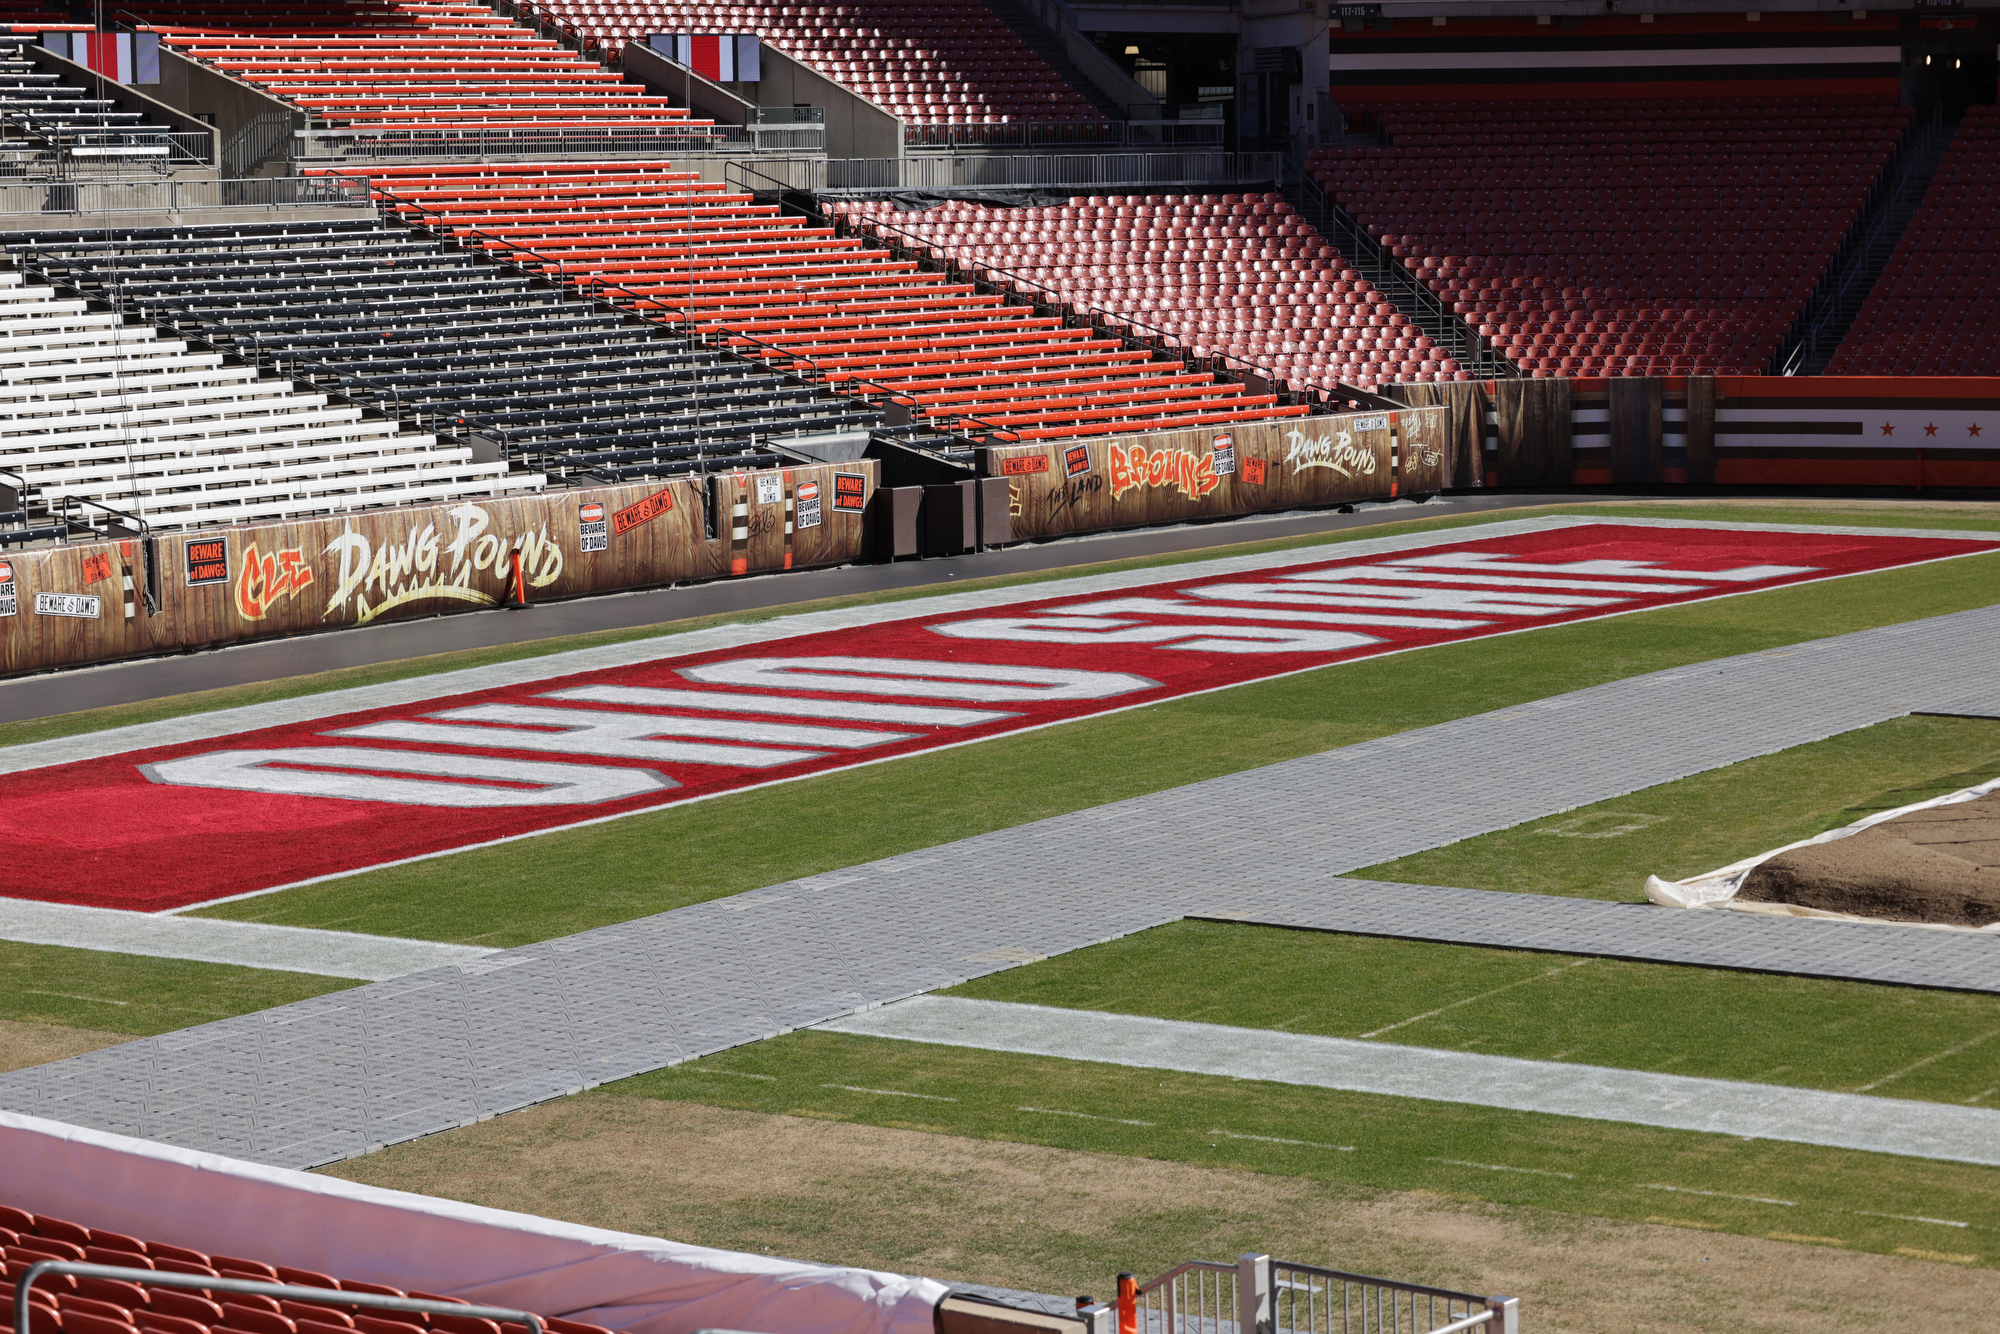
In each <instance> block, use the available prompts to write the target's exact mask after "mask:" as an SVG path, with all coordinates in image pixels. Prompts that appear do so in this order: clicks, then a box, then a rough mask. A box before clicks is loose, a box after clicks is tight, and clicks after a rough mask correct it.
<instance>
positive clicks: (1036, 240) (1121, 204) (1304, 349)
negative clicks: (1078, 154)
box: [844, 194, 1471, 389]
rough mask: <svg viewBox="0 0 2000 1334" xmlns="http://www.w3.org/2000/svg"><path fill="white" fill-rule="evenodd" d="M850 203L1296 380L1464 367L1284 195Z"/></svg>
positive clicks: (981, 264) (1070, 300) (1315, 383)
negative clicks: (911, 208) (1021, 203)
mask: <svg viewBox="0 0 2000 1334" xmlns="http://www.w3.org/2000/svg"><path fill="white" fill-rule="evenodd" d="M844 211H845V212H846V214H847V216H848V217H849V218H850V219H852V220H853V221H854V222H856V223H857V224H858V225H862V226H868V227H874V228H878V229H884V230H883V234H884V235H895V234H897V233H901V234H902V237H903V238H905V240H904V243H905V244H908V243H909V241H908V240H907V238H912V237H913V238H916V239H917V240H919V241H921V242H923V243H924V244H925V245H927V246H928V247H929V248H930V249H931V251H932V252H933V253H934V254H938V255H947V256H950V257H951V258H952V259H954V260H956V261H957V262H958V263H959V264H960V265H961V267H964V268H968V269H972V270H974V271H975V272H978V271H994V270H999V271H1001V273H1000V274H996V276H997V277H1002V278H1004V275H1005V274H1016V275H1019V276H1020V277H1022V278H1025V279H1027V280H1028V283H1029V284H1033V285H1034V286H1037V287H1040V288H1043V289H1046V290H1048V291H1053V292H1055V293H1056V294H1058V295H1059V296H1060V297H1061V298H1062V299H1063V301H1064V302H1065V303H1067V304H1071V305H1076V306H1080V307H1083V308H1085V309H1100V310H1104V311H1107V312H1109V313H1112V314H1115V315H1119V316H1124V317H1126V318H1128V319H1130V320H1134V321H1137V322H1138V323H1139V324H1142V325H1146V326H1150V327H1151V328H1154V329H1159V330H1162V331H1164V332H1166V333H1169V334H1171V335H1173V337H1174V338H1175V340H1176V341H1177V342H1179V344H1180V345H1181V346H1182V347H1185V348H1187V349H1188V350H1190V351H1191V352H1193V353H1194V355H1195V356H1197V357H1204V358H1206V357H1222V358H1225V359H1227V360H1228V361H1229V362H1231V363H1235V364H1238V365H1241V366H1248V367H1254V368H1258V369H1261V370H1264V371H1275V372H1277V373H1278V374H1279V375H1280V376H1281V377H1282V378H1284V379H1286V380H1287V381H1289V382H1290V383H1292V384H1293V385H1296V386H1301V387H1304V386H1310V387H1313V388H1318V389H1332V388H1333V387H1334V386H1335V385H1336V384H1337V383H1341V382H1345V383H1347V384H1355V385H1362V386H1364V387H1371V388H1372V387H1373V386H1375V385H1377V384H1380V383H1385V382H1391V381H1399V380H1400V381H1407V380H1439V379H1445V380H1448V379H1453V378H1462V379H1470V378H1471V374H1470V372H1465V371H1460V370H1459V368H1458V363H1457V362H1455V361H1452V360H1450V359H1448V358H1446V357H1443V356H1442V355H1441V354H1440V353H1439V352H1438V350H1437V349H1436V348H1435V347H1434V346H1433V345H1432V343H1431V341H1430V339H1429V338H1427V337H1425V336H1424V335H1423V334H1421V333H1419V332H1418V331H1417V330H1415V329H1411V328H1408V327H1407V325H1408V320H1407V319H1406V318H1405V317H1404V316H1403V315H1402V314H1400V313H1399V312H1397V310H1396V308H1395V307H1394V306H1392V305H1391V304H1389V302H1388V300H1387V299H1386V298H1384V297H1383V296H1382V294H1381V293H1379V292H1377V291H1376V290H1375V289H1374V288H1373V287H1372V286H1370V284H1369V283H1368V282H1367V280H1366V279H1364V278H1362V277H1361V275H1360V274H1358V273H1356V272H1354V271H1353V270H1352V269H1350V268H1348V267H1347V264H1346V262H1345V261H1344V260H1343V259H1342V258H1341V256H1340V253H1339V252H1338V251H1337V250H1335V249H1334V248H1333V247H1332V246H1330V245H1328V244H1326V242H1325V241H1324V240H1323V239H1322V238H1321V237H1320V235H1319V233H1318V232H1317V231H1315V230H1314V228H1313V226H1312V224H1310V223H1308V222H1307V221H1305V220H1304V219H1303V218H1301V217H1299V216H1298V214H1297V213H1296V212H1295V211H1294V210H1293V208H1292V206H1291V205H1290V204H1288V203H1286V202H1285V199H1284V197H1283V196H1282V195H1277V194H1256V195H1233V194H1226V195H1143V196H1142V195H1129V196H1128V195H1110V196H1104V195H1096V196H1088V197H1081V198H1075V199H1072V200H1070V201H1069V203H1068V204H1065V205H1062V206H1060V207H1055V208H993V207H989V206H987V205H984V204H971V203H961V202H953V203H949V204H944V205H941V206H939V207H936V208H929V209H925V210H923V211H921V212H905V211H903V210H900V209H898V208H897V207H896V206H895V204H893V203H891V202H888V201H880V202H872V201H865V202H857V203H853V204H849V205H846V206H844ZM887 229H893V231H891V230H887ZM1022 288H1023V290H1031V289H1030V288H1029V287H1028V286H1027V285H1026V284H1023V285H1022Z"/></svg>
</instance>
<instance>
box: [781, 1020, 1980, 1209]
mask: <svg viewBox="0 0 2000 1334" xmlns="http://www.w3.org/2000/svg"><path fill="white" fill-rule="evenodd" d="M817 1027H819V1028H820V1029H823V1030H827V1031H830V1032H835V1033H853V1034H857V1035H859V1036H863V1037H875V1038H893V1039H899V1040H902V1041H906V1042H935V1043H940V1044H944V1045H948V1046H956V1047H972V1048H977V1049H979V1050H982V1051H1004V1052H1017V1053H1022V1054H1025V1055H1035V1056H1054V1057H1058V1058H1062V1059H1067V1060H1073V1061H1101V1062H1104V1063H1106V1064H1111V1065H1126V1066H1138V1067H1141V1068H1145V1069H1153V1070H1183V1071H1188V1072H1190V1073H1194V1074H1205V1075H1220V1076H1224V1077H1227V1078H1232V1079H1261V1080H1270V1081H1273V1082H1276V1083H1285V1084H1303V1085H1306V1086H1308V1087H1312V1088H1330V1089H1343V1090H1347V1091H1350V1092H1356V1093H1380V1094H1387V1095H1390V1096H1392V1097H1400V1098H1424V1099H1429V1100H1432V1101H1436V1102H1455V1103H1469V1104H1471V1105H1473V1106H1477V1107H1501V1108H1507V1109H1509V1110H1512V1111H1521V1112H1542V1113H1547V1114H1550V1115H1555V1116H1575V1117H1583V1118H1586V1119H1588V1120H1593V1121H1623V1122H1630V1123H1634V1124H1637V1125H1646V1126H1660V1127H1664V1128H1666V1129H1670V1130H1694V1131H1701V1132H1704V1133H1708V1134H1716V1135H1735V1136H1739V1137H1744V1138H1751V1139H1770V1140H1784V1141H1789V1142H1791V1143H1795V1144H1821V1145H1826V1146H1828V1147H1831V1148H1840V1149H1859V1150H1862V1151H1864V1152H1869V1153H1893V1154H1899V1155H1903V1156H1906V1157H1913V1158H1938V1159H1944V1160H1946V1161H1951V1162H1964V1163H1981V1164H1985V1165H1987V1166H2000V1111H1992V1110H1988V1109H1986V1108H1980V1107H1962V1106H1958V1105H1956V1104H1951V1103H1935V1102H1916V1101H1912V1100H1907V1099H1903V1098H1881V1097H1877V1098H1871V1097H1865V1096H1863V1095H1861V1094H1856V1093H1823V1092H1820V1091H1818V1090H1816V1089H1798V1088H1786V1087H1783V1086H1781V1085H1776V1084H1749V1083H1739V1082H1736V1081H1734V1080H1726V1079H1693V1078H1689V1077H1688V1076H1685V1075H1662V1074H1653V1073H1650V1072H1647V1071H1641V1070H1612V1069H1607V1068H1605V1067H1603V1066H1596V1065H1570V1064H1566V1063H1563V1062H1558V1061H1526V1060H1520V1059H1518V1058H1515V1057H1511V1056H1486V1055H1481V1054H1479V1053H1476V1052H1455V1051H1436V1050H1433V1049H1431V1048H1428V1047H1403V1046H1397V1045H1395V1044H1393V1043H1387V1042H1361V1041H1357V1040H1355V1039H1352V1038H1326V1037H1317V1036H1314V1035H1312V1034H1305V1033H1282V1032H1277V1031H1274V1030H1271V1029H1260V1028H1231V1027H1226V1026H1224V1025H1221V1024H1193V1023H1186V1022H1184V1021H1180V1020H1172V1019H1151V1018H1146V1017H1144V1016H1139V1015H1124V1014H1103V1013H1099V1012H1097V1011H1094V1010H1059V1009H1053V1008H1050V1007H1048V1006H1042V1005H1019V1004H1013V1003H1010V1002H1005V1001H985V1000H964V999H961V998H958V997H954V996H918V997H915V998H913V999H911V1000H906V1001H898V1002H896V1003H895V1004H893V1005H884V1006H882V1007H880V1008H879V1009H874V1010H868V1011H865V1012H864V1013H861V1014H856V1015H850V1016H848V1017H846V1018H844V1019H835V1020H832V1021H830V1022H828V1023H824V1024H820V1025H817ZM1654 1189H1659V1190H1670V1189H1683V1188H1677V1187H1668V1186H1658V1187H1654ZM1767 1202H1768V1203H1785V1201H1767Z"/></svg>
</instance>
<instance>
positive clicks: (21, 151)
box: [0, 37, 173, 180]
mask: <svg viewBox="0 0 2000 1334" xmlns="http://www.w3.org/2000/svg"><path fill="white" fill-rule="evenodd" d="M28 40H29V39H27V38H22V37H0V180H5V179H6V178H7V177H8V176H27V175H34V174H39V172H40V170H41V169H48V168H57V167H60V168H61V169H62V170H65V171H67V172H69V173H70V174H75V173H76V172H77V171H78V170H86V171H87V170H89V169H90V168H92V167H99V168H106V167H108V168H110V169H112V170H114V171H115V170H117V169H118V168H120V167H122V166H124V165H127V164H131V163H142V162H165V161H167V160H168V159H170V158H171V157H172V156H173V151H172V148H171V147H170V142H171V141H170V140H169V139H168V138H167V136H168V135H169V134H171V133H172V132H173V127H172V126H169V125H154V124H149V123H148V122H147V121H146V118H145V116H144V114H143V113H141V112H137V111H120V110H118V109H117V107H116V105H115V103H114V102H113V101H112V100H111V99H108V98H102V97H95V96H93V95H92V94H91V93H90V92H89V91H88V90H86V89H84V88H83V87H81V86H80V85H74V84H66V83H64V82H62V76H61V75H59V74H57V73H56V72H55V71H53V70H38V69H36V68H35V65H34V62H33V61H31V60H30V59H29V58H28V55H27V52H26V51H24V50H23V49H22V48H23V46H24V45H25V44H26V42H27V41H28Z"/></svg>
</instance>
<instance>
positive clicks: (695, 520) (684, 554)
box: [0, 460, 880, 674]
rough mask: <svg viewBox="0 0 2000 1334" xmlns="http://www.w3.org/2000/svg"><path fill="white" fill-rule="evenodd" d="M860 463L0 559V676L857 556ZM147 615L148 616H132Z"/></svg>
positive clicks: (861, 545)
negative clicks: (523, 595)
mask: <svg viewBox="0 0 2000 1334" xmlns="http://www.w3.org/2000/svg"><path fill="white" fill-rule="evenodd" d="M879 469H880V465H879V464H877V463H876V462H874V461H873V460H860V461H856V462H854V463H841V464H819V465H812V466H805V467H797V468H785V469H777V470H771V471H764V472H746V473H732V474H721V475H718V476H716V477H714V478H713V479H712V480H700V481H698V480H695V479H690V478H676V479H670V480H667V481H660V482H649V483H643V484H636V485H625V486H606V487H589V488H582V487H579V488H575V489H562V490H549V491H542V492H534V493H530V494H525V495H521V496H513V497H507V498H502V499H491V500H467V501H461V502H456V503H442V504H433V505H415V506H405V507H400V508H394V509H377V510H365V511H361V512H358V513H354V514H346V515H334V516H330V517H324V516H323V517H315V518H311V519H300V520H295V521H293V522H289V523H272V524H252V525H243V526H237V527H216V528H207V529H195V530H189V531H186V532H174V533H164V534H159V535H156V536H153V537H151V538H150V539H142V538H140V537H139V536H138V535H136V534H133V535H131V536H126V537H117V538H113V539H111V540H103V541H90V542H72V543H70V544H69V545H66V546H56V547H50V548H45V549H41V550H32V551H23V552H19V553H15V554H12V555H0V567H4V569H0V574H4V576H5V577H4V578H0V673H4V674H16V673H21V672H31V671H41V670H46V669H48V668H51V667H61V666H68V665H72V664H76V663H83V662H103V661H110V660H114V659H118V658H127V657H135V656H142V655H150V654H160V653H171V652H176V651H184V650H189V649H198V648H207V647H214V646H218V645H224V644H232V643H239V642H242V641H245V640H251V639H260V638H268V637H273V636H280V635H296V634H303V633H308V632H311V631H316V630H325V629H335V628H339V627H345V626H357V625H367V624H370V623H372V622H374V621H378V620H406V619H410V618H413V617H420V616H436V615H439V614H441V613H444V612H452V611H472V610H479V609H483V608H489V607H498V606H504V605H507V604H509V603H511V602H515V601H517V600H519V597H520V594H521V592H522V591H523V590H521V589H517V588H516V586H515V576H514V569H515V561H514V557H515V556H516V555H517V554H518V555H519V557H520V569H521V576H522V578H521V583H522V584H523V585H525V593H526V598H527V600H528V601H529V602H534V601H538V600H552V599H557V598H571V597H580V596H583V595H586V594H591V593H608V592H614V591H617V590H621V589H630V588H646V587H651V586H656V585H659V584H667V583H678V582H682V581H691V580H697V579H715V578H722V577H725V576H729V575H742V574H755V573H761V572H765V571H772V570H789V569H803V568H808V567H811V566H824V565H839V564H844V563H846V562H848V561H852V560H857V559H860V558H862V556H863V555H864V554H865V553H866V552H867V551H868V550H869V549H870V548H869V542H868V537H869V522H870V517H869V501H870V499H871V498H872V497H873V495H874V492H875V488H876V485H877V483H878V481H879ZM149 603H150V606H149Z"/></svg>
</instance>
